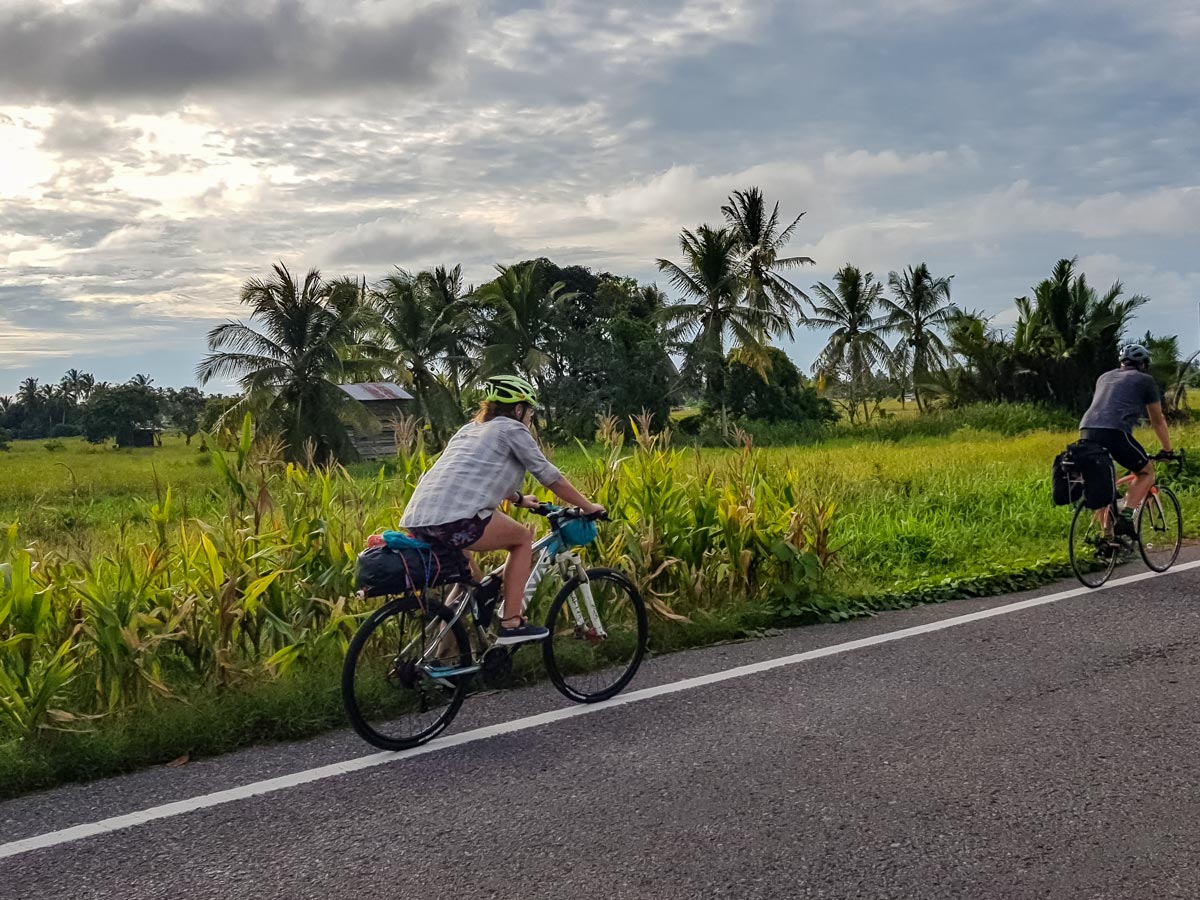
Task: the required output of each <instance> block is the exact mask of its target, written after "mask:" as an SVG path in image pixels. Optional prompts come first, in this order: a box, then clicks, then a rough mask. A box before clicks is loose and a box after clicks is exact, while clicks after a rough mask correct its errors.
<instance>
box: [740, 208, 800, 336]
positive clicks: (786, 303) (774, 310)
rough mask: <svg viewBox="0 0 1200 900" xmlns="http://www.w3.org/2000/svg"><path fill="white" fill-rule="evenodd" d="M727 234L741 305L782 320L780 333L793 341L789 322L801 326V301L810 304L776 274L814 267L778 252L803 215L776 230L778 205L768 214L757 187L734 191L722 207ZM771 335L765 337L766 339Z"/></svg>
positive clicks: (777, 227)
mask: <svg viewBox="0 0 1200 900" xmlns="http://www.w3.org/2000/svg"><path fill="white" fill-rule="evenodd" d="M721 213H722V214H723V215H724V216H725V221H726V222H727V223H728V225H729V228H730V230H731V231H732V232H733V236H734V240H735V244H736V247H737V250H738V252H739V253H740V254H741V255H742V259H741V265H742V277H743V279H744V288H745V299H744V302H745V304H746V305H747V306H749V307H750V308H752V309H755V310H758V311H760V312H762V313H766V314H773V315H774V316H778V317H779V318H781V319H782V331H783V332H784V333H786V334H787V336H788V337H792V336H793V333H792V321H793V320H796V321H800V322H803V321H804V319H805V314H804V309H803V307H802V306H801V305H800V301H801V300H804V301H805V302H811V301H809V298H808V295H807V294H805V293H804V291H802V290H800V289H799V288H798V287H796V286H795V285H794V284H792V283H791V282H790V281H788V280H787V279H786V278H784V277H783V276H782V275H781V274H779V272H780V271H781V270H783V269H793V268H797V267H799V266H805V265H809V266H811V265H813V260H812V259H810V258H809V257H807V256H781V255H780V252H781V251H782V250H783V247H784V245H785V244H787V242H788V241H789V240H791V237H792V232H793V231H795V230H796V226H797V225H798V224H799V223H800V220H801V219H802V218H804V213H800V215H798V216H796V218H795V219H793V220H792V223H791V224H790V225H788V226H787V228H785V229H783V231H780V230H779V221H780V220H779V204H778V203H776V204H775V207H774V208H773V209H772V210H771V211H770V213H769V214H768V212H767V204H766V201H765V200H764V199H763V193H762V191H761V190H759V189H758V188H757V187H752V188H750V189H749V190H746V191H734V192H733V194H731V195H730V197H729V202H728V203H726V204H725V205H724V206H722V207H721ZM768 336H770V335H764V337H768Z"/></svg>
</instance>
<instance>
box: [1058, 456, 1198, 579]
mask: <svg viewBox="0 0 1200 900" xmlns="http://www.w3.org/2000/svg"><path fill="white" fill-rule="evenodd" d="M1150 459H1151V460H1152V461H1154V462H1166V463H1173V464H1174V465H1173V467H1172V468H1173V474H1175V475H1178V474H1179V473H1180V472H1181V471H1183V464H1184V459H1185V456H1184V453H1183V451H1182V450H1181V451H1179V452H1178V453H1162V452H1160V453H1157V454H1155V455H1154V456H1152V457H1150ZM1133 479H1134V476H1133V475H1132V474H1129V475H1125V476H1123V477H1121V478H1119V479H1117V486H1118V488H1119V487H1123V486H1124V485H1126V484H1128V483H1129V482H1131V481H1133ZM1123 499H1124V497H1123V496H1122V495H1121V494H1120V493H1118V494H1117V495H1116V496H1115V497H1114V499H1113V501H1112V502H1111V503H1109V504H1108V506H1106V507H1103V508H1102V509H1100V510H1091V509H1088V508H1087V507H1085V506H1084V505H1083V504H1084V501H1083V498H1082V497H1081V498H1080V499H1079V500H1078V501H1077V502H1076V503H1075V514H1074V517H1073V518H1072V519H1071V536H1070V555H1071V568H1072V569H1074V570H1075V576H1076V577H1077V578H1078V579H1079V581H1080V582H1081V583H1082V584H1083V585H1084V587H1089V588H1098V587H1100V586H1101V585H1103V584H1104V583H1105V582H1106V581H1108V579H1109V578H1110V577H1111V576H1112V573H1113V569H1115V568H1116V566H1117V563H1118V562H1121V561H1124V560H1125V559H1127V558H1128V557H1129V556H1130V555H1132V553H1133V548H1134V546H1135V545H1136V546H1137V548H1138V551H1139V553H1140V554H1141V557H1142V560H1143V562H1145V563H1146V566H1147V567H1148V568H1149V569H1150V570H1151V571H1153V572H1165V571H1167V569H1169V568H1171V566H1172V565H1174V564H1175V560H1176V559H1178V557H1179V550H1180V548H1181V547H1182V546H1183V512H1182V511H1181V510H1180V508H1179V499H1178V498H1177V497H1176V496H1175V492H1174V491H1172V490H1171V489H1170V488H1169V487H1167V486H1166V485H1165V484H1161V483H1159V481H1158V479H1155V483H1154V487H1152V488H1151V489H1150V493H1149V494H1148V495H1147V497H1146V500H1145V502H1144V503H1143V504H1142V508H1141V509H1140V510H1139V511H1138V515H1137V516H1136V521H1137V524H1136V531H1135V533H1134V534H1132V535H1122V534H1118V533H1117V529H1116V527H1115V526H1116V523H1117V522H1118V517H1119V516H1120V514H1121V501H1122V500H1123Z"/></svg>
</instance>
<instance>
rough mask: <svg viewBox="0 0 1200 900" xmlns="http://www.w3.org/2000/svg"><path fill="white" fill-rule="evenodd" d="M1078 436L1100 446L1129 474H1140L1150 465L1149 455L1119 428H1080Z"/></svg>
mask: <svg viewBox="0 0 1200 900" xmlns="http://www.w3.org/2000/svg"><path fill="white" fill-rule="evenodd" d="M1079 436H1080V437H1081V438H1083V439H1084V440H1085V441H1095V442H1096V443H1097V444H1100V445H1102V446H1103V447H1104V449H1105V450H1107V451H1108V454H1109V456H1111V457H1112V458H1113V460H1114V461H1115V462H1116V464H1117V465H1119V466H1122V467H1123V468H1126V469H1128V470H1129V471H1130V472H1140V471H1142V469H1144V468H1146V466H1148V465H1149V464H1150V454H1149V453H1147V452H1146V450H1145V448H1144V447H1142V445H1141V444H1139V443H1138V442H1137V441H1136V440H1135V439H1134V437H1133V435H1132V434H1130V433H1129V432H1127V431H1122V430H1121V429H1119V428H1080V429H1079Z"/></svg>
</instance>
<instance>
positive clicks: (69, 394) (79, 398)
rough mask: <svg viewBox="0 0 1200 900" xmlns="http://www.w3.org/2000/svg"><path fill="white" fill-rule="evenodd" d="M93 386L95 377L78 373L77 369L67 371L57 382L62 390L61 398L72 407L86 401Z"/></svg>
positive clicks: (85, 373)
mask: <svg viewBox="0 0 1200 900" xmlns="http://www.w3.org/2000/svg"><path fill="white" fill-rule="evenodd" d="M95 386H96V379H95V377H93V376H92V375H89V374H88V373H87V372H80V371H79V370H78V369H68V370H67V373H66V374H65V375H63V377H62V380H61V381H59V388H60V389H61V390H62V393H63V396H64V397H66V398H67V400H68V401H69V402H70V404H71V405H72V406H77V405H78V404H80V403H82V402H83V401H84V400H86V399H87V397H88V394H90V393H91V391H92V388H94V387H95Z"/></svg>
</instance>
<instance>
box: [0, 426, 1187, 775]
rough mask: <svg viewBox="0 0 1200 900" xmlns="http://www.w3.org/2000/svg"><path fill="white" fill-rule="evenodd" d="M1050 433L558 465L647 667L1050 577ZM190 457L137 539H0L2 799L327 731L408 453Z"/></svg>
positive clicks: (1059, 515)
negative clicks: (319, 460) (340, 463)
mask: <svg viewBox="0 0 1200 900" xmlns="http://www.w3.org/2000/svg"><path fill="white" fill-rule="evenodd" d="M938 427H939V428H944V427H945V426H944V425H941V424H939V426H938ZM1189 437H1194V434H1188V433H1187V432H1185V433H1184V434H1183V436H1182V438H1181V441H1180V442H1181V443H1183V444H1188V443H1194V441H1189ZM1064 439H1065V435H1064V434H1062V433H1060V432H1048V431H1035V432H1031V433H1027V434H1022V435H1016V436H1007V435H1005V434H1002V433H1000V432H999V431H984V430H978V429H976V428H962V427H959V428H957V429H956V430H953V431H951V432H950V433H948V434H947V433H940V434H937V435H933V436H919V435H917V436H911V435H910V436H905V437H904V439H902V440H896V441H878V440H877V441H865V440H863V439H862V438H861V437H859V438H857V439H851V438H836V439H834V440H830V441H827V442H825V443H820V444H814V445H811V446H805V447H778V448H762V449H756V448H753V447H751V446H749V445H748V444H747V445H745V446H743V447H741V448H739V449H732V450H697V449H694V448H686V447H673V446H671V444H670V442H669V438H667V437H664V436H658V437H652V436H649V435H646V434H644V433H643V432H639V438H638V439H637V440H636V441H632V442H629V443H626V442H623V441H622V440H621V439H620V438H618V437H616V436H615V434H613V435H611V436H610V438H609V440H608V442H607V443H606V444H605V443H602V444H600V445H598V446H597V447H596V448H594V449H589V450H587V451H584V450H582V449H574V450H571V451H566V450H560V451H559V452H557V453H556V454H555V460H556V462H557V463H558V464H559V465H560V466H562V467H563V468H564V469H565V470H566V471H567V472H568V473H569V474H570V475H571V477H572V478H573V479H577V480H578V482H579V483H580V484H581V485H582V486H583V488H584V490H585V491H586V492H587V493H588V494H589V495H590V496H594V497H596V499H597V500H598V501H599V502H601V503H603V504H604V505H605V506H606V507H607V508H608V509H609V510H610V511H611V512H612V515H613V519H614V521H613V522H611V523H609V524H607V525H605V526H604V527H603V528H602V530H601V537H600V540H599V541H598V542H597V543H596V544H595V545H594V547H593V548H591V549H590V550H589V551H588V560H589V563H594V564H597V565H611V566H614V567H617V568H620V569H622V570H624V571H626V572H629V573H631V574H632V575H633V577H634V579H635V581H636V582H637V585H638V587H639V588H640V590H641V592H642V595H643V596H644V597H645V599H646V601H647V604H648V606H649V608H650V609H651V610H652V616H651V618H652V621H651V638H650V646H651V650H652V652H655V653H663V652H668V651H671V650H676V649H680V648H684V647H689V646H696V645H701V644H706V643H711V642H714V641H717V640H724V639H730V638H736V637H739V636H745V635H747V634H752V633H754V632H755V631H756V630H759V629H762V628H764V627H767V626H771V625H800V624H807V623H813V622H828V621H837V620H841V619H846V618H850V617H854V616H860V615H865V614H869V613H871V612H873V611H876V610H881V609H886V608H894V607H901V606H909V605H912V604H915V603H922V602H931V601H935V602H936V601H942V600H948V599H952V598H954V597H959V596H974V595H982V594H987V593H1003V592H1006V591H1010V590H1015V589H1021V588H1026V587H1030V586H1033V585H1034V584H1037V583H1041V582H1044V581H1046V580H1049V579H1051V578H1053V577H1056V576H1059V575H1062V574H1063V572H1064V566H1065V563H1066V541H1065V534H1066V526H1067V521H1068V519H1067V517H1066V516H1067V513H1065V512H1064V511H1062V510H1056V509H1055V508H1053V507H1052V506H1051V505H1050V501H1049V488H1048V483H1047V477H1048V465H1049V463H1048V461H1049V460H1050V459H1052V458H1053V456H1054V453H1055V452H1057V450H1058V449H1061V446H1062V445H1063V443H1064ZM189 453H190V454H191V457H190V459H191V460H192V462H190V465H191V466H193V467H195V468H197V469H202V470H203V472H204V477H203V485H204V487H203V491H199V490H196V489H195V488H194V486H193V487H192V488H191V489H190V492H189V487H188V478H186V477H180V478H179V479H178V481H179V483H180V484H182V485H184V487H183V489H182V490H181V492H180V494H177V493H176V489H175V487H174V481H175V479H172V478H171V477H169V474H180V475H181V476H183V475H186V474H187V473H186V472H182V471H180V472H178V473H176V472H174V471H173V472H172V473H169V474H168V473H164V476H163V477H161V478H160V479H159V480H158V487H157V491H158V495H157V496H155V491H156V487H155V473H154V472H153V471H151V470H149V468H147V470H146V471H145V472H144V484H145V493H146V495H148V496H150V497H151V498H152V499H150V500H147V501H143V502H141V503H140V507H139V508H140V517H139V518H140V519H141V521H140V523H137V524H134V525H129V524H126V525H124V526H120V527H118V526H117V525H116V523H113V527H112V528H111V529H108V530H99V531H97V532H96V533H95V534H93V535H91V537H90V538H89V539H88V540H86V541H80V542H70V541H67V542H61V543H55V542H51V541H47V540H45V539H39V540H30V539H27V537H26V535H25V534H24V533H23V531H22V525H21V524H19V523H18V524H13V525H10V526H7V527H6V528H5V529H4V530H3V532H2V535H0V562H2V563H4V564H5V565H6V566H7V567H8V569H7V573H8V574H7V576H6V578H5V580H4V582H3V584H4V587H3V600H2V602H0V648H2V650H0V692H2V694H3V697H4V703H3V706H2V708H0V795H3V796H11V795H14V794H17V793H20V792H23V791H28V790H32V789H36V788H39V787H44V786H47V785H51V784H54V783H57V782H61V781H65V780H76V779H86V778H95V777H99V776H102V775H107V774H112V773H115V772H119V771H124V770H128V769H131V768H135V767H139V766H145V765H153V764H158V763H164V762H167V761H170V760H173V759H176V758H179V757H182V756H184V755H190V756H192V757H198V756H202V755H207V754H214V753H219V752H223V751H226V750H230V749H233V748H236V747H240V746H245V745H247V744H250V743H253V742H257V741H267V740H275V739H284V738H289V739H290V738H296V737H301V736H305V735H310V734H313V733H316V732H319V731H321V730H324V729H328V728H332V727H338V726H340V725H342V724H343V721H344V719H343V713H342V707H341V701H340V698H339V695H338V676H337V671H338V667H339V666H340V662H341V657H342V654H343V653H344V650H345V646H346V643H347V641H348V640H349V637H350V635H351V634H352V632H353V630H354V628H355V626H356V624H357V622H358V620H359V618H360V616H361V614H362V613H363V612H364V611H365V610H366V609H367V608H368V607H367V606H366V605H361V604H360V601H357V600H354V599H352V588H353V569H354V560H355V555H356V553H357V552H358V550H360V549H361V548H362V547H363V546H364V543H365V540H366V538H367V536H368V535H370V534H372V533H375V532H378V531H381V530H383V529H386V528H389V527H391V526H393V525H394V524H395V523H396V521H397V520H398V518H399V514H400V510H401V509H402V508H403V506H404V504H405V502H406V501H407V499H408V497H409V495H410V493H411V491H412V489H413V487H414V486H415V484H416V481H417V479H418V478H419V476H420V474H421V473H422V472H423V471H424V469H425V467H426V465H427V464H428V460H427V458H426V456H425V455H424V453H423V452H422V451H421V450H420V449H413V450H412V451H411V452H405V453H402V454H401V455H400V456H398V457H397V458H396V459H395V460H394V461H389V462H388V463H387V465H386V466H384V467H383V468H381V469H371V470H370V471H369V472H368V470H366V469H365V468H363V467H356V468H355V470H354V474H351V473H350V472H348V471H346V470H345V469H341V468H336V467H335V468H319V467H301V466H297V465H294V464H284V463H283V462H281V461H280V460H279V459H278V456H277V453H276V451H275V449H274V448H273V447H272V445H271V444H270V443H269V442H265V441H264V442H257V441H256V440H255V439H254V431H253V427H252V425H251V423H250V422H249V421H248V420H247V421H246V422H245V423H244V426H243V429H242V432H241V435H240V438H239V440H238V442H237V446H236V447H235V448H234V449H233V450H232V451H231V452H228V453H224V452H215V451H209V452H207V453H206V454H204V455H203V458H204V459H205V462H204V463H203V464H199V463H197V462H195V460H196V459H198V458H200V457H201V455H200V454H197V453H195V451H189ZM9 477H13V476H12V475H11V474H10V476H9ZM168 483H171V485H172V486H170V487H168ZM1180 486H1181V498H1182V499H1183V502H1184V504H1185V514H1184V517H1185V521H1187V522H1195V521H1197V518H1196V515H1195V514H1196V512H1197V511H1200V510H1197V508H1196V507H1197V501H1196V495H1195V493H1194V491H1193V490H1192V489H1191V488H1190V486H1189V481H1188V479H1187V478H1186V476H1185V478H1184V479H1182V480H1181V482H1180ZM181 494H182V496H181ZM93 499H96V498H93ZM548 600H549V598H548V597H539V598H537V599H536V601H535V604H536V605H535V607H534V609H533V612H532V615H533V617H534V618H535V619H537V618H538V617H540V616H544V614H545V606H546V604H547V603H548ZM519 674H520V675H521V676H522V677H525V678H534V677H538V676H539V672H538V671H535V670H534V669H530V670H528V671H526V672H523V673H519Z"/></svg>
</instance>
